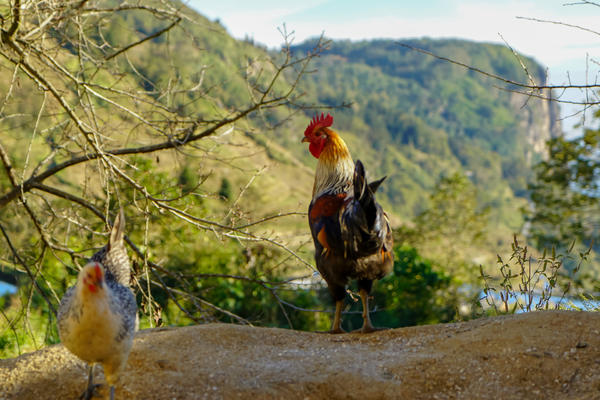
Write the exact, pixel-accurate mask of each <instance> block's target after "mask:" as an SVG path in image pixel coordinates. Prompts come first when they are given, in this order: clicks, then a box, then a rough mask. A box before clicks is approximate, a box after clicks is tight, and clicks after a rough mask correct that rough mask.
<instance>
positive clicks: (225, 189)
mask: <svg viewBox="0 0 600 400" xmlns="http://www.w3.org/2000/svg"><path fill="white" fill-rule="evenodd" d="M232 196H233V188H232V187H231V182H230V181H229V179H227V178H223V179H221V187H220V188H219V197H220V198H221V199H223V200H225V201H230V200H231V197H232Z"/></svg>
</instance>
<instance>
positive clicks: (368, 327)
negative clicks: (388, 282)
mask: <svg viewBox="0 0 600 400" xmlns="http://www.w3.org/2000/svg"><path fill="white" fill-rule="evenodd" d="M358 293H359V294H360V299H361V300H362V306H363V312H362V317H363V326H362V328H361V330H360V331H361V332H362V333H369V332H374V331H376V329H375V328H374V327H373V324H372V323H371V317H370V316H369V292H367V291H366V290H365V289H360V290H359V292H358Z"/></svg>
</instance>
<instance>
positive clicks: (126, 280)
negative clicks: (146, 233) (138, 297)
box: [90, 209, 131, 287]
mask: <svg viewBox="0 0 600 400" xmlns="http://www.w3.org/2000/svg"><path fill="white" fill-rule="evenodd" d="M124 234H125V215H124V213H123V209H121V210H120V211H119V214H117V217H116V218H115V223H114V224H113V227H112V230H111V231H110V237H109V239H108V243H107V244H106V246H104V247H102V248H101V249H100V250H98V251H97V252H96V254H94V255H93V256H92V257H91V258H90V262H94V261H95V262H99V263H100V264H102V265H103V266H104V270H105V272H106V280H107V281H111V280H112V281H116V282H118V283H120V284H121V285H123V286H127V287H128V286H129V285H130V282H131V262H130V260H129V256H128V255H127V249H126V248H125V242H124V240H123V236H124Z"/></svg>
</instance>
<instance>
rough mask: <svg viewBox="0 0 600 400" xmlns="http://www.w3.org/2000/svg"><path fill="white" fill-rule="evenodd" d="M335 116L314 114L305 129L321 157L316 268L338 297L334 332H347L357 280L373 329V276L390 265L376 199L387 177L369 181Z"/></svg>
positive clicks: (313, 210) (313, 219)
mask: <svg viewBox="0 0 600 400" xmlns="http://www.w3.org/2000/svg"><path fill="white" fill-rule="evenodd" d="M332 124H333V117H332V116H331V115H329V114H327V116H324V115H323V114H321V117H318V116H315V117H314V118H313V119H312V121H311V122H310V124H309V125H308V127H307V128H306V130H305V131H304V138H303V139H302V141H303V142H308V143H309V144H310V145H309V151H310V153H311V154H312V155H313V156H314V157H315V158H317V159H318V160H319V161H318V164H317V171H316V173H315V182H314V186H313V194H312V201H311V203H310V206H309V208H308V220H309V225H310V231H311V233H312V237H313V241H314V244H315V260H316V263H317V269H318V270H319V272H320V273H321V275H322V276H323V278H324V279H325V282H327V286H328V288H329V292H330V293H331V296H332V298H333V300H334V301H335V317H334V320H333V324H332V327H331V332H332V333H341V332H344V331H343V329H342V327H341V323H342V320H341V314H342V308H343V305H344V298H345V296H346V285H347V284H348V282H349V281H350V280H351V279H356V280H357V283H358V289H359V294H360V297H361V300H362V306H363V313H362V316H363V326H362V328H361V332H363V333H367V332H372V331H374V330H375V328H374V327H373V325H372V323H371V319H370V316H369V293H370V291H371V288H372V286H373V280H375V279H381V278H382V277H384V276H385V275H386V274H388V273H389V272H390V271H391V270H392V266H393V255H392V232H391V229H390V225H389V221H388V219H387V216H386V214H385V213H384V212H383V209H382V208H381V206H380V205H379V204H378V203H377V202H376V201H375V192H376V191H377V189H378V188H379V185H380V184H381V183H382V182H383V180H384V179H385V177H384V178H382V179H380V180H378V181H375V182H372V183H370V184H369V183H367V180H366V178H365V170H364V166H363V164H362V163H361V162H360V160H358V161H357V162H356V165H354V163H353V162H352V157H351V156H350V152H349V151H348V147H347V146H346V143H344V141H343V140H342V138H341V137H340V136H339V135H338V134H337V133H336V132H334V131H333V130H331V129H329V127H330V126H331V125H332Z"/></svg>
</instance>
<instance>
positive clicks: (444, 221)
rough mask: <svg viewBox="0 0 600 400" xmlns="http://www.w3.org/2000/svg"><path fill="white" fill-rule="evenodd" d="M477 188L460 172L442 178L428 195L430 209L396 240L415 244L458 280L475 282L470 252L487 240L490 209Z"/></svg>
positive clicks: (404, 228) (403, 230)
mask: <svg viewBox="0 0 600 400" xmlns="http://www.w3.org/2000/svg"><path fill="white" fill-rule="evenodd" d="M476 192H477V190H476V188H475V186H474V185H473V183H471V181H469V179H468V178H467V177H466V176H464V175H461V174H459V173H455V174H452V175H450V176H447V177H443V178H441V179H440V181H439V182H438V184H437V185H436V187H435V189H434V191H433V193H432V194H431V195H430V197H429V208H427V209H426V210H424V211H423V212H422V213H421V214H419V215H418V216H417V217H416V218H415V221H414V227H412V228H411V227H407V226H404V227H401V228H400V229H399V230H398V232H397V240H398V241H399V242H401V243H407V244H409V245H412V246H415V247H417V248H418V249H419V251H420V252H421V253H422V254H425V255H426V257H428V258H431V259H434V260H435V261H436V262H437V263H438V264H439V265H441V266H442V267H443V268H444V269H445V270H446V271H449V272H450V273H451V274H452V275H454V276H455V278H456V279H457V283H458V284H464V283H473V282H474V279H475V277H474V274H473V272H474V268H473V265H474V264H473V260H472V259H470V254H471V253H472V251H473V250H474V249H476V248H479V247H480V246H482V245H483V243H485V240H486V238H487V235H488V231H487V229H488V217H489V216H488V214H489V212H488V209H487V208H481V207H480V206H479V204H478V201H477V193H476Z"/></svg>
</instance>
